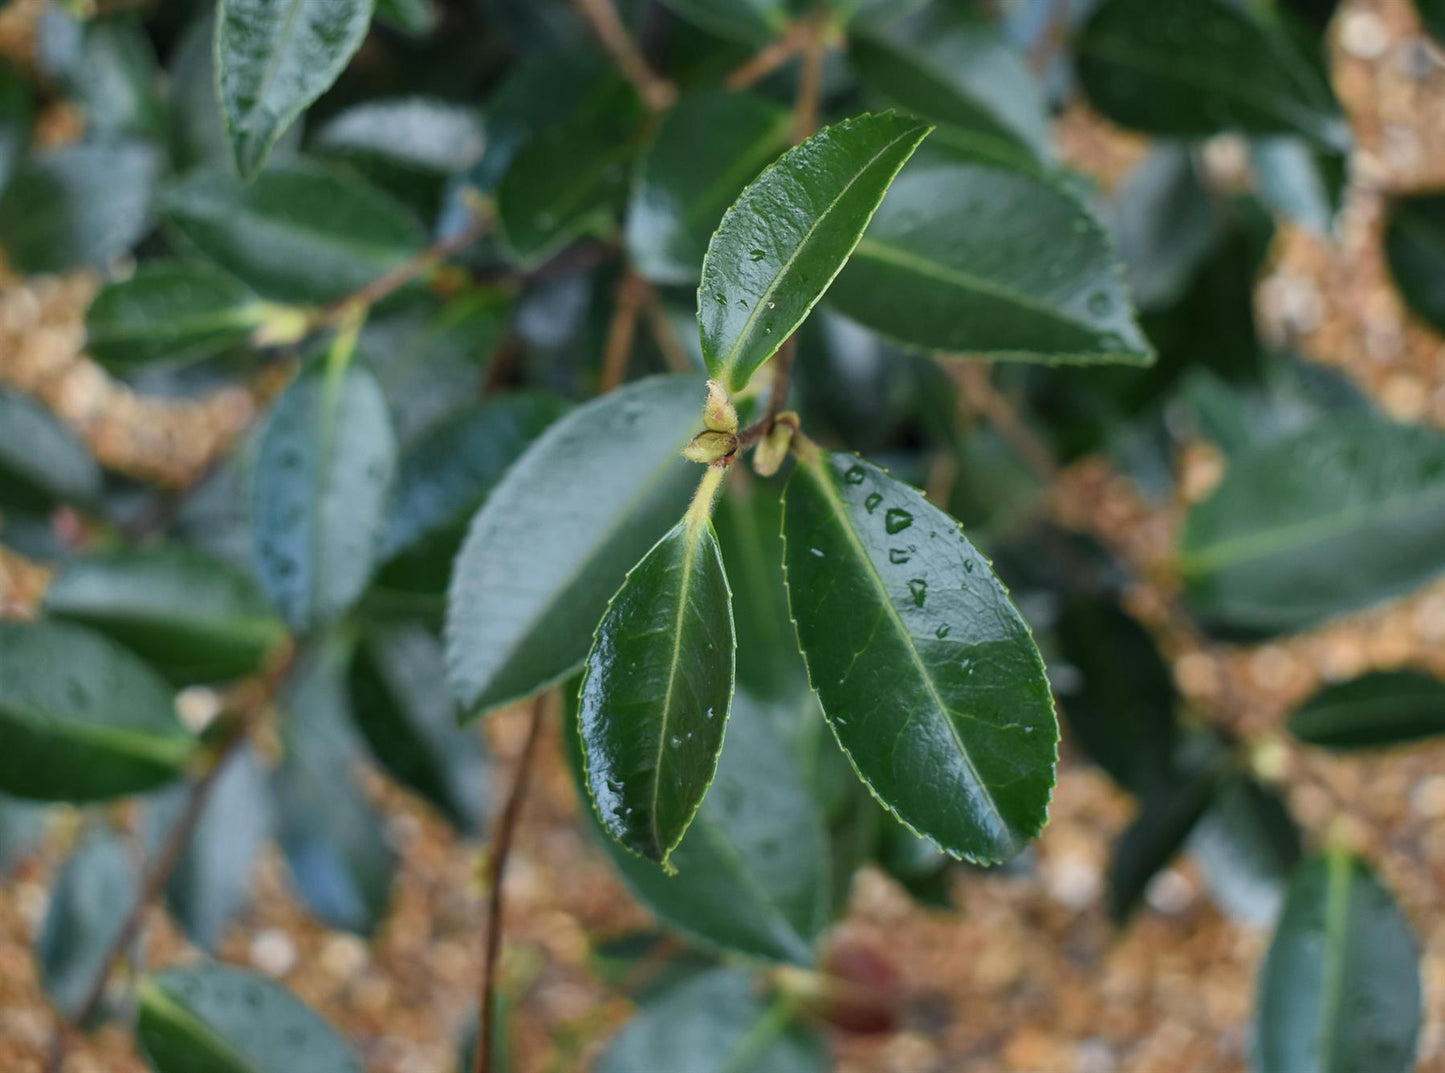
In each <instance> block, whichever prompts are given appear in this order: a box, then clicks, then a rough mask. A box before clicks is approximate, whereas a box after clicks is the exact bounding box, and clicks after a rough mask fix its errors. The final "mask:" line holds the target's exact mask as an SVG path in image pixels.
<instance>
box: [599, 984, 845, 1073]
mask: <svg viewBox="0 0 1445 1073" xmlns="http://www.w3.org/2000/svg"><path fill="white" fill-rule="evenodd" d="M795 1017H796V1015H795V1014H794V1013H793V1012H792V1010H790V1009H789V1007H788V1005H787V1003H785V1002H784V1001H783V1000H782V999H778V998H773V999H769V998H768V997H767V996H766V995H764V994H759V993H758V989H757V985H756V983H755V982H754V980H753V978H752V977H751V976H749V975H748V974H747V973H745V972H740V971H738V970H736V969H714V970H713V971H712V972H709V973H705V974H704V975H702V976H699V977H696V978H694V979H692V980H689V981H687V982H686V983H684V984H682V985H681V986H680V987H677V988H675V989H674V990H673V991H671V992H669V993H668V994H665V995H662V996H660V997H659V998H657V999H655V1000H654V1001H652V1002H650V1003H648V1004H647V1006H645V1007H644V1008H643V1010H642V1012H640V1013H639V1014H638V1015H637V1016H636V1017H635V1018H633V1020H632V1021H631V1022H629V1023H628V1024H627V1025H626V1026H625V1027H624V1028H623V1029H622V1031H621V1032H620V1033H618V1035H617V1038H616V1039H614V1040H613V1041H612V1043H611V1044H610V1045H609V1046H608V1048H607V1050H606V1052H605V1053H604V1054H603V1055H602V1057H601V1059H599V1060H598V1062H597V1073H640V1071H641V1070H645V1069H659V1070H660V1069H667V1070H673V1071H675V1073H732V1071H733V1070H744V1069H745V1070H747V1071H748V1073H825V1071H826V1070H827V1068H828V1050H827V1047H826V1046H825V1045H824V1042H823V1039H822V1037H821V1036H819V1035H818V1034H817V1033H816V1032H815V1031H813V1030H812V1029H811V1028H807V1027H805V1026H804V1025H802V1024H799V1023H798V1022H796V1021H795V1019H794V1018H795Z"/></svg>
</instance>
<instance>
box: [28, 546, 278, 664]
mask: <svg viewBox="0 0 1445 1073" xmlns="http://www.w3.org/2000/svg"><path fill="white" fill-rule="evenodd" d="M45 610H46V612H47V613H48V614H50V615H53V616H55V617H57V618H64V619H69V620H71V621H72V622H78V623H80V624H82V625H85V626H89V627H91V628H92V629H94V630H97V631H98V632H100V633H104V634H106V635H108V636H109V637H111V638H112V639H114V640H116V641H119V642H120V643H121V644H123V645H125V646H126V647H127V648H129V649H130V650H131V651H132V652H134V653H136V655H138V656H140V657H141V658H142V659H144V660H145V661H146V662H147V663H149V664H150V665H151V666H152V667H154V668H156V669H157V670H159V671H161V672H162V673H163V674H164V675H165V676H166V677H167V678H169V679H170V680H171V681H173V682H176V683H178V684H183V685H184V684H187V683H192V682H217V681H224V680H227V679H231V678H239V677H241V676H243V675H247V674H251V673H252V672H254V671H257V670H259V669H260V667H261V664H262V662H263V661H264V660H265V658H266V655H267V653H268V652H271V651H272V650H273V649H275V648H276V647H277V646H278V645H279V644H280V643H281V642H282V641H283V640H285V637H286V629H285V627H284V626H283V625H282V624H281V622H280V621H279V620H278V619H277V618H276V616H275V614H274V613H273V612H272V611H271V608H270V606H269V605H268V604H267V602H266V597H265V594H264V593H262V592H261V590H260V589H259V588H257V587H256V583H255V582H254V581H252V580H251V578H250V577H248V576H246V575H245V574H242V573H240V572H239V571H237V570H236V569H234V568H233V567H231V566H229V565H228V564H226V563H224V562H221V561H220V560H217V559H214V558H212V557H211V556H209V555H206V554H204V553H202V552H198V551H194V550H192V549H190V548H183V547H179V546H160V547H153V548H146V549H135V550H127V549H118V550H114V551H109V552H101V553H99V554H97V555H92V556H88V557H86V558H83V559H78V560H76V561H75V562H72V563H69V564H67V565H66V566H65V568H64V569H62V570H61V571H60V573H59V574H58V575H56V578H55V581H54V582H53V583H52V584H51V586H50V588H49V590H47V592H46V594H45Z"/></svg>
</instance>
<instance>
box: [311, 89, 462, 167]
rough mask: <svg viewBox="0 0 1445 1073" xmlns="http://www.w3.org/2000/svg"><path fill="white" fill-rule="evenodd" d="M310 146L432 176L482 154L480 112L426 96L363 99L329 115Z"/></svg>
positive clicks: (332, 153)
mask: <svg viewBox="0 0 1445 1073" xmlns="http://www.w3.org/2000/svg"><path fill="white" fill-rule="evenodd" d="M314 145H315V147H316V148H317V149H318V150H321V151H322V152H325V153H328V154H330V155H332V156H338V157H343V158H345V159H348V160H353V161H356V162H358V163H381V164H387V165H391V166H394V167H400V168H406V169H409V170H412V171H419V172H425V173H428V174H433V175H453V174H455V173H457V172H459V171H465V170H466V169H467V168H470V167H472V166H473V165H474V164H476V163H477V161H479V160H480V159H481V158H482V150H483V149H484V148H485V146H486V141H485V139H484V137H483V135H482V119H481V116H480V115H479V114H478V113H477V112H476V111H474V110H473V109H471V108H466V107H463V106H462V105H458V104H451V103H448V102H447V101H442V100H435V99H433V98H428V97H399V98H395V99H393V100H380V101H367V102H366V103H364V104H358V105H356V106H354V107H352V108H348V109H347V110H346V111H344V112H342V113H340V114H339V115H337V116H335V117H333V118H332V119H329V120H328V121H327V122H326V124H325V125H324V126H323V127H322V128H321V129H320V130H319V131H317V132H316V138H315V142H314Z"/></svg>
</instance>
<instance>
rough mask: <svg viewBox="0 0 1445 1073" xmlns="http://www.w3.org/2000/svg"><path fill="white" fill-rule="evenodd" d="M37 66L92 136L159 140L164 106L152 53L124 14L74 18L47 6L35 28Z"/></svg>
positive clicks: (137, 27)
mask: <svg viewBox="0 0 1445 1073" xmlns="http://www.w3.org/2000/svg"><path fill="white" fill-rule="evenodd" d="M40 48H41V54H42V55H41V58H42V61H44V62H45V63H46V66H47V68H48V73H49V74H50V76H51V77H52V78H53V79H54V80H55V81H56V82H57V83H58V84H59V87H60V89H61V91H62V92H63V93H64V95H65V96H66V97H69V98H70V99H71V101H72V102H73V103H74V104H75V105H76V106H77V107H79V109H80V111H81V113H82V114H83V116H84V119H85V130H86V133H87V135H89V136H90V137H91V138H92V139H93V138H94V137H95V136H96V135H102V136H114V135H134V136H137V137H142V138H146V139H159V138H160V136H161V135H162V134H163V132H164V130H165V106H164V105H163V104H162V102H161V96H160V92H159V86H160V79H159V77H158V76H159V71H158V69H157V64H156V54H155V48H154V47H153V46H152V45H151V42H150V39H149V38H148V37H147V36H146V33H145V30H144V29H143V28H142V26H141V24H140V23H139V22H138V21H137V20H135V19H133V18H131V17H128V16H126V15H119V16H107V17H101V18H92V19H88V20H85V21H81V20H79V19H77V18H76V17H75V16H73V15H71V14H70V13H68V12H67V11H66V10H65V9H64V8H63V7H61V6H59V5H53V6H48V7H47V8H46V9H45V15H44V18H43V21H42V24H41V29H40Z"/></svg>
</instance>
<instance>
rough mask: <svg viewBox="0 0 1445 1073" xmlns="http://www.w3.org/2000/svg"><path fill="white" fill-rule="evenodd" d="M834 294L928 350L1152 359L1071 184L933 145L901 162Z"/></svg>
mask: <svg viewBox="0 0 1445 1073" xmlns="http://www.w3.org/2000/svg"><path fill="white" fill-rule="evenodd" d="M828 300H829V304H831V305H832V306H833V307H834V308H835V309H837V310H838V311H839V312H841V313H844V314H846V315H847V316H849V317H852V318H853V319H855V320H857V321H859V322H860V323H861V324H863V325H865V326H866V327H869V328H872V329H873V330H875V331H877V332H881V333H882V334H884V335H886V336H888V337H890V338H892V339H895V340H898V341H899V342H902V343H906V344H911V345H913V346H917V347H922V348H925V349H930V350H943V351H951V352H957V353H966V354H979V355H986V356H989V357H998V358H1014V359H1021V360H1026V361H1046V362H1081V363H1094V362H1106V361H1120V362H1127V363H1129V364H1133V365H1147V364H1149V363H1150V362H1151V361H1152V360H1153V352H1152V350H1151V349H1150V347H1149V344H1148V342H1147V341H1146V340H1145V339H1144V336H1143V335H1142V334H1141V333H1140V331H1139V328H1138V326H1137V325H1136V324H1135V323H1134V314H1133V309H1132V308H1131V306H1130V302H1129V293H1128V289H1127V288H1126V287H1125V285H1124V278H1123V272H1122V271H1121V270H1120V267H1119V264H1118V261H1117V260H1116V258H1115V256H1114V252H1113V250H1112V248H1111V247H1110V244H1109V239H1108V236H1107V235H1106V234H1105V232H1104V229H1103V228H1102V227H1101V226H1100V225H1099V224H1098V223H1097V222H1096V221H1095V220H1094V218H1093V217H1091V216H1090V215H1089V214H1088V213H1087V212H1086V211H1085V210H1084V209H1083V207H1082V206H1080V205H1079V204H1078V203H1077V202H1076V201H1075V200H1074V199H1073V197H1072V196H1070V195H1069V194H1067V193H1065V192H1064V191H1062V190H1060V189H1058V188H1056V187H1055V186H1054V185H1052V184H1051V183H1050V182H1048V181H1046V180H1043V179H1040V178H1037V177H1034V176H1031V175H1027V174H1025V173H1023V172H1019V171H1014V170H1010V169H1004V168H998V167H992V166H987V165H981V164H970V163H961V162H953V161H949V160H946V159H942V158H940V157H938V156H937V155H933V156H931V157H930V158H929V159H927V160H919V161H917V162H916V163H915V164H914V165H912V166H910V167H908V168H906V169H904V171H903V174H902V175H900V176H899V177H898V180H897V182H895V183H894V184H893V188H892V189H891V190H890V191H889V192H888V196H887V197H886V198H885V199H884V201H883V205H882V207H881V208H880V209H879V210H878V214H877V216H875V217H874V219H873V223H872V225H871V226H870V227H869V228H868V233H867V234H866V235H864V236H863V241H862V242H860V243H859V244H858V249H857V250H856V251H854V253H853V258H852V260H851V261H850V262H849V264H848V267H847V268H845V269H844V270H843V272H842V273H841V274H840V275H839V277H838V281H837V283H836V284H835V285H834V286H833V289H832V291H831V292H830V295H829V299H828Z"/></svg>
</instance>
